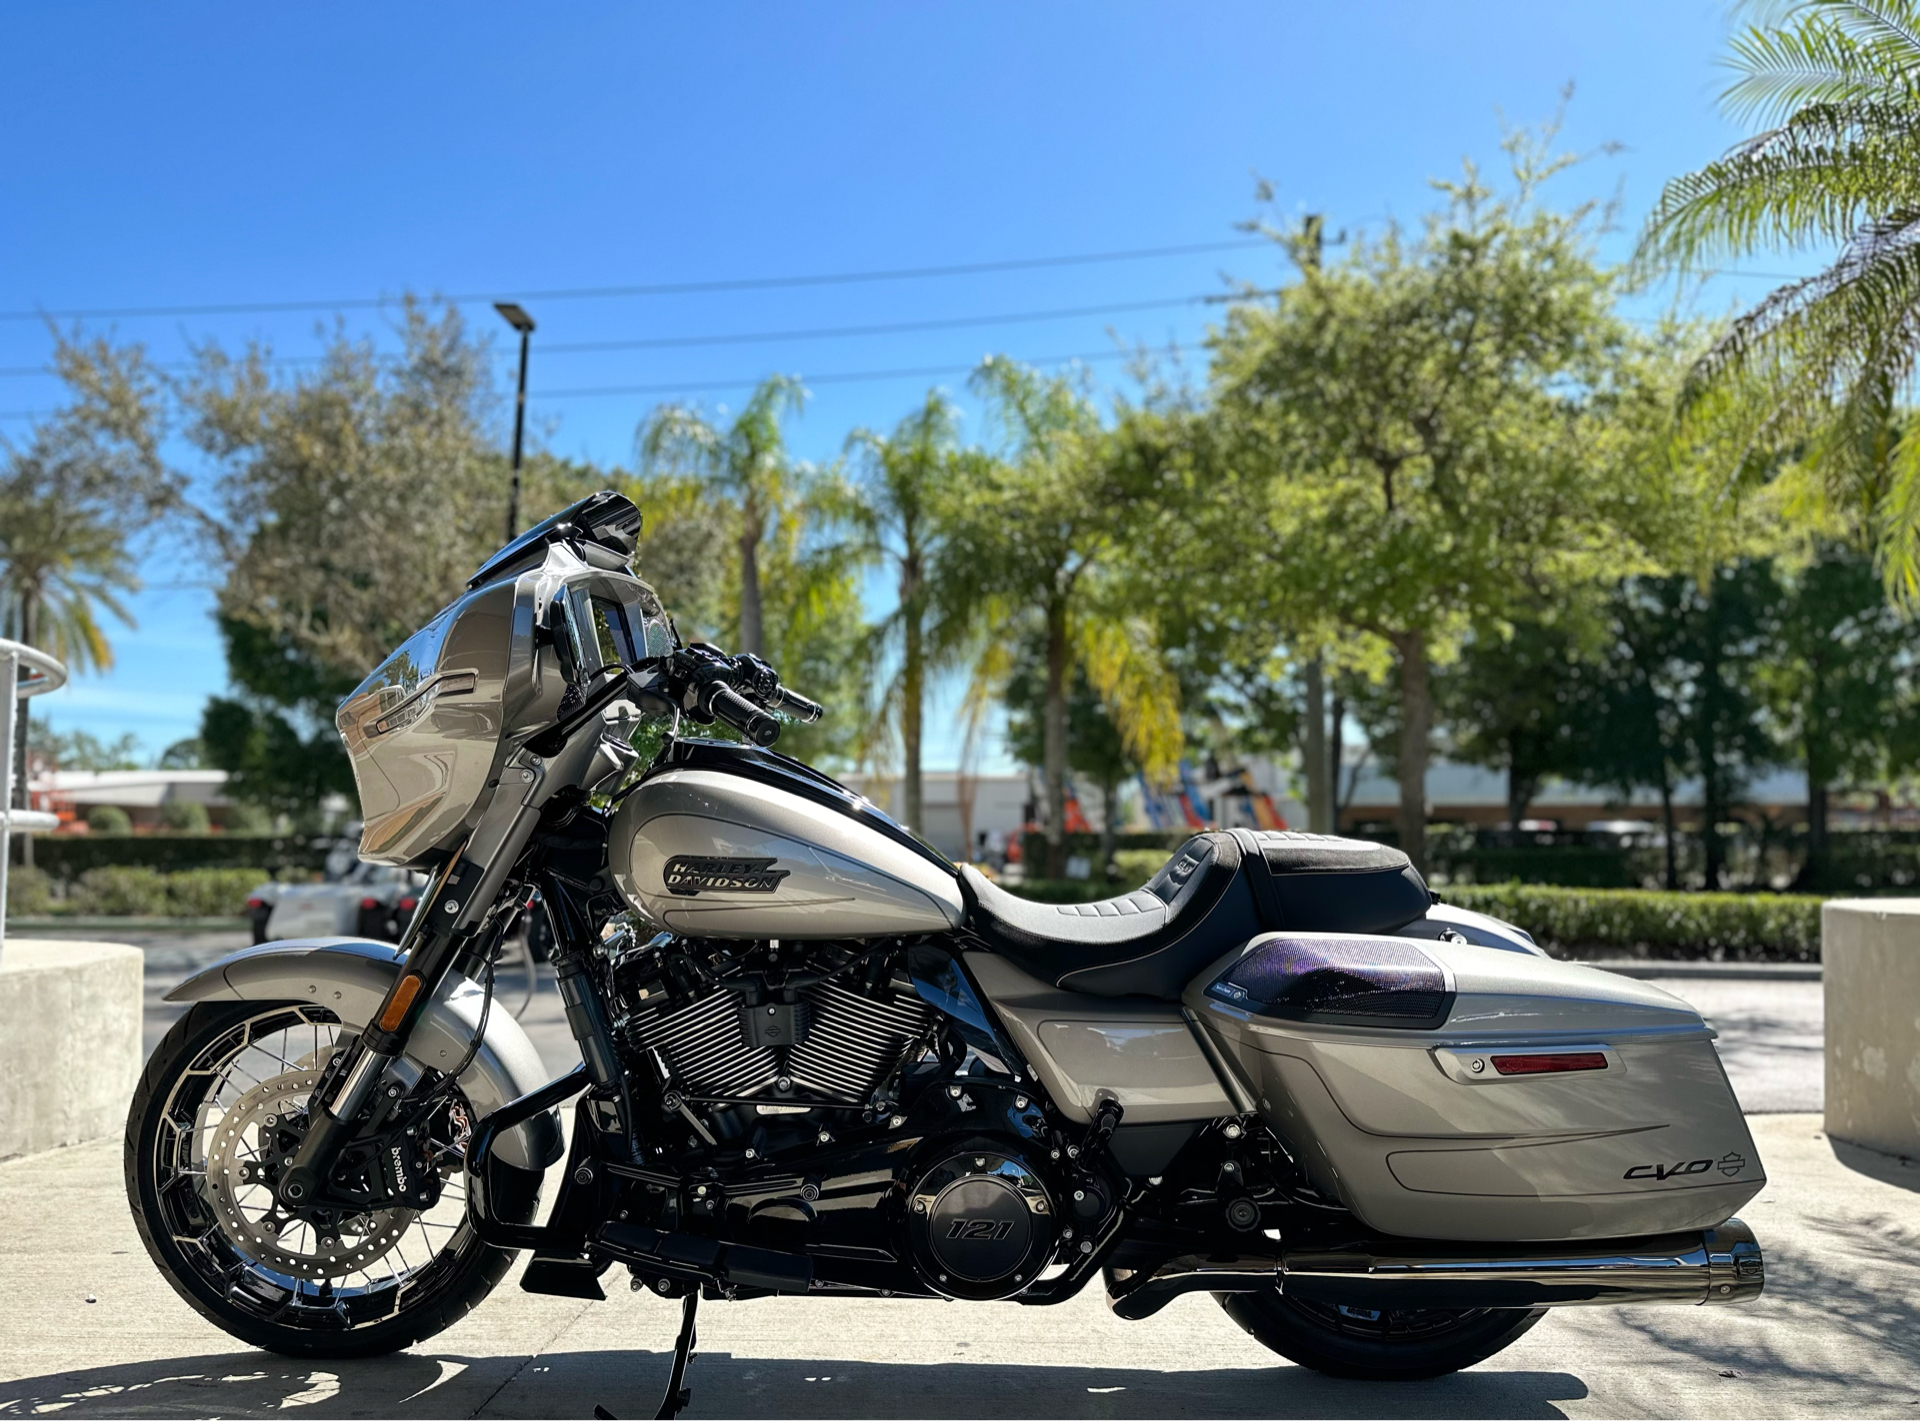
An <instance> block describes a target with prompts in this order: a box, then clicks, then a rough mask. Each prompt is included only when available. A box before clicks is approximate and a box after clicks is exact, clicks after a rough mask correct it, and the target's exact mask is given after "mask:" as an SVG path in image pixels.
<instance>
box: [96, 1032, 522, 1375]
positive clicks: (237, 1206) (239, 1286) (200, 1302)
mask: <svg viewBox="0 0 1920 1421" xmlns="http://www.w3.org/2000/svg"><path fill="white" fill-rule="evenodd" d="M339 1031H340V1027H339V1024H338V1022H337V1021H336V1020H335V1018H334V1017H333V1016H332V1015H331V1014H330V1013H328V1012H327V1011H325V1010H324V1009H323V1008H320V1007H316V1006H311V1005H308V1004H306V1003H303V1002H284V1003H270V1002H201V1003H198V1004H196V1005H195V1006H194V1007H192V1008H191V1009H190V1010H189V1011H188V1012H187V1014H186V1015H185V1016H183V1017H182V1018H181V1019H180V1020H179V1021H177V1022H175V1023H174V1025H173V1029H172V1030H171V1031H169V1032H168V1033H167V1035H166V1038H165V1039H164V1040H163V1041H162V1042H161V1043H160V1045H159V1047H158V1048H157V1049H156V1050H155V1051H154V1053H153V1057H152V1059H151V1060H149V1061H148V1062H147V1066H146V1070H145V1071H143V1072H142V1073H141V1077H140V1085H139V1088H138V1089H137V1090H136V1091H135V1092H134V1098H133V1105H132V1108H131V1110H130V1111H129V1112H128V1116H127V1135H126V1153H125V1165H126V1180H127V1199H128V1203H129V1204H130V1205H131V1206H132V1209H133V1217H134V1223H135V1224H136V1225H137V1226H138V1227H139V1230H140V1237H141V1239H142V1241H143V1242H145V1244H146V1246H147V1252H148V1253H149V1254H150V1255H152V1257H153V1261H154V1262H155V1263H157V1264H158V1265H159V1266H160V1271H161V1272H162V1273H163V1274H165V1275H166V1278H167V1281H168V1282H169V1283H171V1284H172V1285H173V1288H174V1291H175V1292H177V1293H179V1294H180V1296H181V1297H182V1298H184V1299H185V1300H186V1301H187V1302H188V1303H189V1304H190V1305H191V1306H192V1307H193V1308H194V1309H195V1310H196V1311H197V1312H199V1313H201V1314H202V1315H203V1316H204V1317H206V1318H207V1319H208V1320H209V1321H211V1322H213V1323H214V1324H215V1325H216V1326H218V1327H221V1328H223V1329H224V1330H225V1331H227V1332H229V1333H231V1334H232V1335H233V1336H235V1337H237V1338H239V1339H240V1340H241V1341H243V1342H248V1343H251V1344H252V1345H254V1346H256V1347H264V1348H267V1349H268V1350H270V1351H274V1352H284V1353H288V1354H290V1355H294V1356H306V1357H355V1356H372V1355H377V1354H379V1353H383V1352H392V1351H396V1350H398V1349H399V1348H402V1347H407V1346H411V1345H412V1344H413V1343H415V1342H418V1341H420V1340H421V1339H422V1338H426V1337H431V1336H433V1335H434V1334H435V1333H437V1332H440V1331H442V1330H443V1329H444V1328H446V1327H448V1326H450V1325H452V1324H453V1323H454V1322H456V1321H458V1320H459V1319H460V1318H461V1317H463V1316H464V1315H465V1314H466V1313H467V1312H469V1311H470V1310H471V1309H472V1308H473V1307H475V1306H476V1305H477V1304H478V1303H479V1302H480V1300H481V1299H482V1298H484V1297H486V1295H487V1294H488V1293H490V1292H491V1291H492V1290H493V1288H494V1286H495V1285H496V1284H497V1283H498V1282H499V1281H500V1279H501V1278H502V1277H503V1276H504V1275H505V1274H506V1271H507V1268H508V1267H509V1265H511V1263H512V1262H513V1254H512V1253H511V1252H510V1251H507V1250H503V1249H497V1248H493V1247H490V1246H488V1245H487V1244H485V1243H483V1242H481V1240H480V1239H479V1238H478V1237H477V1236H475V1234H474V1233H473V1231H472V1229H471V1228H470V1227H469V1226H468V1224H467V1222H466V1194H465V1176H464V1173H463V1168H464V1161H463V1150H464V1146H465V1136H466V1131H467V1129H468V1128H469V1127H470V1126H471V1122H472V1115H471V1109H470V1107H469V1106H468V1105H467V1103H466V1101H465V1099H464V1098H463V1097H462V1096H461V1095H460V1094H459V1093H458V1092H457V1091H456V1092H454V1094H453V1098H452V1100H451V1101H450V1102H449V1103H448V1104H447V1105H446V1106H445V1107H444V1109H443V1110H442V1111H441V1112H440V1113H439V1115H438V1116H437V1119H438V1120H439V1121H440V1122H442V1123H441V1126H440V1128H439V1131H438V1135H437V1137H436V1138H435V1139H434V1140H433V1141H432V1143H431V1146H430V1149H431V1150H432V1153H433V1156H434V1158H435V1159H436V1165H435V1172H437V1173H438V1174H439V1175H440V1186H439V1197H438V1198H437V1199H436V1200H434V1202H433V1203H432V1204H431V1205H429V1206H428V1207H425V1208H422V1209H404V1208H368V1209H364V1210H357V1211H355V1210H346V1211H334V1212H333V1214H332V1215H320V1216H317V1218H316V1219H304V1218H299V1217H295V1216H291V1215H289V1214H287V1213H286V1211H285V1210H284V1209H283V1208H282V1207H281V1206H280V1205H279V1203H278V1202H277V1201H276V1200H275V1199H274V1197H273V1190H272V1188H271V1187H270V1184H269V1183H268V1182H267V1178H268V1176H269V1174H270V1167H271V1166H272V1164H273V1160H272V1159H271V1158H270V1157H269V1153H270V1150H271V1146H270V1145H269V1143H268V1142H269V1141H270V1140H271V1139H272V1138H274V1133H273V1132H274V1131H275V1130H276V1128H284V1123H285V1119H286V1117H287V1116H288V1115H289V1113H298V1112H302V1111H304V1110H305V1108H306V1103H307V1096H308V1095H309V1094H310V1093H311V1091H312V1088H313V1086H314V1084H315V1083H317V1081H318V1080H319V1073H320V1071H321V1070H323V1069H324V1068H325V1065H326V1062H327V1060H328V1058H329V1057H330V1056H331V1054H332V1052H333V1049H334V1044H335V1039H336V1037H337V1036H338V1034H339ZM282 1138H284V1137H282ZM503 1176H506V1177H503ZM539 1182H540V1181H539V1176H538V1175H537V1174H534V1173H531V1172H529V1171H524V1170H515V1169H511V1168H510V1167H508V1166H504V1165H500V1164H498V1163H497V1162H496V1164H495V1173H494V1184H495V1195H496V1200H497V1201H498V1202H499V1203H500V1205H501V1206H502V1207H503V1208H504V1207H506V1203H507V1201H506V1198H505V1197H503V1196H502V1194H501V1189H502V1186H506V1187H507V1188H508V1190H509V1191H510V1192H511V1193H512V1195H513V1196H514V1198H513V1215H514V1216H516V1217H519V1218H522V1219H524V1218H529V1217H531V1215H532V1213H533V1209H534V1204H535V1202H536V1200H537V1192H538V1188H539Z"/></svg>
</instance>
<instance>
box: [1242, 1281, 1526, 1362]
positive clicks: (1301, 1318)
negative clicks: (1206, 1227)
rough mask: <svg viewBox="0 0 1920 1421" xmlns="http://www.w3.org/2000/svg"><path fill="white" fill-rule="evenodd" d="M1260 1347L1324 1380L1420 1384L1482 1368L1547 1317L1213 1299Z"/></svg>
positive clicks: (1262, 1298) (1270, 1296) (1504, 1311)
mask: <svg viewBox="0 0 1920 1421" xmlns="http://www.w3.org/2000/svg"><path fill="white" fill-rule="evenodd" d="M1214 1296H1215V1297H1216V1298H1217V1299H1218V1300H1219V1303H1220V1306H1221V1307H1223V1308H1225V1309H1226V1310H1227V1316H1228V1317H1231V1318H1232V1319H1233V1320H1234V1321H1235V1322H1237V1323H1239V1324H1240V1325H1241V1326H1242V1327H1244V1328H1246V1330H1247V1331H1248V1332H1249V1333H1250V1334H1251V1335H1252V1336H1253V1337H1254V1339H1255V1340H1256V1341H1258V1342H1259V1343H1260V1344H1261V1345H1262V1346H1265V1347H1269V1348H1271V1349H1272V1350H1273V1351H1275V1352H1278V1353H1279V1354H1280V1355H1281V1356H1283V1357H1285V1358H1287V1359H1288V1360H1289V1361H1292V1362H1298V1363H1299V1364H1300V1365H1301V1366H1303V1367H1311V1368H1313V1370H1315V1371H1316V1372H1325V1373H1326V1374H1327V1375H1328V1376H1335V1377H1351V1378H1354V1379H1356V1380H1361V1381H1418V1380H1420V1379H1422V1378H1424V1377H1438V1376H1445V1375H1446V1374H1447V1373H1448V1372H1457V1371H1460V1370H1461V1369H1462V1368H1465V1367H1471V1366H1472V1365H1474V1363H1476V1362H1484V1361H1486V1359H1487V1358H1489V1357H1491V1356H1492V1355H1493V1354H1494V1353H1496V1352H1498V1351H1500V1350H1501V1349H1502V1348H1504V1347H1506V1346H1507V1345H1508V1344H1509V1343H1511V1342H1513V1341H1514V1340H1516V1339H1517V1338H1518V1337H1519V1336H1520V1335H1521V1334H1522V1333H1524V1332H1525V1331H1526V1330H1527V1329H1528V1328H1530V1327H1532V1326H1533V1325H1534V1324H1535V1323H1536V1322H1538V1321H1539V1320H1540V1319H1541V1318H1543V1317H1545V1316H1546V1315H1547V1310H1546V1309H1545V1308H1532V1309H1512V1308H1459V1309H1446V1308H1405V1309H1387V1310H1375V1309H1371V1308H1353V1307H1343V1306H1338V1305H1336V1304H1333V1303H1317V1302H1307V1301H1305V1300H1304V1299H1300V1298H1289V1297H1286V1296H1284V1295H1283V1294H1282V1293H1281V1292H1280V1291H1279V1290H1278V1289H1277V1288H1270V1289H1266V1290H1264V1291H1261V1292H1257V1293H1216V1294H1215V1295H1214Z"/></svg>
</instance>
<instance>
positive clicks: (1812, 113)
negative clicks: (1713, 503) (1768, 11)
mask: <svg viewBox="0 0 1920 1421" xmlns="http://www.w3.org/2000/svg"><path fill="white" fill-rule="evenodd" d="M1779 18H1780V22H1779V23H1778V24H1777V25H1775V26H1772V27H1763V26H1758V25H1756V26H1753V27H1751V28H1749V29H1748V30H1747V31H1746V32H1745V33H1744V34H1741V35H1740V36H1738V37H1737V38H1736V39H1735V40H1734V41H1733V46H1732V49H1733V54H1732V60H1731V63H1732V67H1733V68H1734V69H1735V71H1736V72H1737V74H1738V76H1739V77H1738V78H1737V79H1736V81H1735V82H1734V83H1733V85H1732V86H1731V87H1730V88H1729V89H1728V90H1727V92H1726V94H1725V96H1724V102H1725V104H1726V107H1727V109H1728V110H1729V111H1730V112H1731V113H1732V114H1733V115H1734V116H1736V117H1739V118H1743V119H1748V120H1752V121H1755V122H1757V123H1759V124H1761V125H1762V128H1761V131H1760V132H1759V133H1757V134H1755V135H1754V136H1753V137H1751V138H1749V139H1747V140H1746V141H1745V142H1743V143H1741V144H1739V145H1738V146H1736V147H1735V148H1733V149H1732V150H1730V151H1729V152H1728V153H1727V154H1726V155H1725V156H1723V157H1721V158H1720V159H1718V160H1717V161H1715V162H1712V163H1709V164H1707V165H1706V166H1705V167H1703V168H1701V169H1700V170H1699V171H1697V172H1693V173H1689V174H1687V175H1686V176H1684V177H1680V178H1676V179H1674V180H1673V181H1671V182H1669V183H1668V184H1667V186H1666V190H1665V191H1664V193H1663V194H1662V196H1661V199H1660V202H1659V205H1658V206H1657V207H1656V208H1655V210H1654V213H1653V215H1652V217H1651V218H1650V219H1649V221H1648V224H1647V228H1646V231H1645V233H1644V234H1643V236H1642V238H1641V243H1640V251H1639V254H1638V257H1637V262H1638V264H1639V266H1640V267H1641V269H1642V270H1643V271H1645V272H1651V271H1653V270H1656V269H1659V268H1661V267H1665V266H1668V265H1672V266H1677V267H1678V268H1679V269H1680V270H1681V271H1682V272H1683V273H1685V272H1689V271H1698V270H1700V269H1702V268H1705V267H1708V266H1710V265H1711V264H1712V263H1715V262H1719V261H1723V260H1727V259H1737V258H1740V257H1744V256H1748V255H1750V254H1753V253H1756V252H1764V251H1774V252H1778V251H1793V250H1803V249H1805V248H1807V247H1810V246H1825V245H1838V247H1839V249H1840V251H1839V255H1838V256H1837V257H1836V258H1835V259H1834V260H1833V261H1832V263H1831V264H1829V265H1828V266H1827V267H1826V268H1825V269H1824V270H1823V271H1821V272H1819V273H1818V274H1816V275H1813V276H1809V277H1805V278H1803V279H1801V280H1797V281H1793V282H1789V283H1788V284H1787V285H1784V286H1782V287H1780V288H1779V289H1777V290H1776V291H1774V292H1773V293H1772V294H1771V295H1770V296H1768V297H1767V298H1766V299H1765V300H1763V301H1762V302H1760V304H1759V305H1757V306H1755V307H1754V308H1753V309H1752V310H1751V311H1748V312H1747V313H1746V314H1744V315H1742V316H1741V317H1740V318H1739V319H1738V320H1736V321H1735V322H1734V323H1733V324H1732V326H1731V327H1730V328H1729V329H1728V330H1727V331H1726V332H1725V334H1724V335H1722V336H1721V337H1720V339H1719V340H1718V341H1717V342H1715V344H1714V345H1713V346H1712V348H1711V349H1710V350H1709V351H1708V352H1707V354H1706V355H1705V356H1704V357H1703V358H1702V359H1701V360H1700V361H1699V363H1698V364H1697V365H1696V366H1695V368H1694V370H1693V372H1692V377H1691V380H1690V381H1689V386H1688V390H1687V392H1686V404H1687V408H1688V410H1689V412H1690V413H1691V414H1692V415H1693V416H1695V417H1696V420H1697V421H1698V425H1699V427H1701V428H1712V427H1714V426H1716V425H1717V426H1719V427H1720V428H1722V429H1730V430H1732V431H1733V432H1734V433H1735V434H1736V436H1737V438H1738V439H1739V441H1740V444H1739V445H1738V446H1737V448H1738V449H1739V451H1740V457H1738V458H1737V462H1738V464H1739V465H1740V466H1742V467H1744V468H1748V469H1751V468H1755V467H1758V466H1759V465H1760V463H1761V460H1760V459H1759V458H1755V457H1747V451H1754V452H1756V453H1758V454H1764V453H1765V451H1766V450H1767V449H1768V448H1780V447H1784V446H1792V445H1798V446H1801V447H1803V448H1804V449H1806V450H1808V451H1809V452H1810V454H1811V457H1810V458H1809V459H1807V460H1806V461H1805V463H1806V466H1807V467H1808V468H1810V469H1812V470H1814V471H1816V472H1817V473H1819V474H1820V475H1822V476H1823V486H1822V487H1821V488H1820V489H1819V490H1818V491H1819V492H1820V493H1821V494H1822V495H1824V496H1825V497H1826V498H1827V499H1830V500H1832V501H1833V502H1834V503H1836V504H1839V505H1840V506H1841V509H1842V510H1843V511H1851V512H1853V513H1854V514H1856V515H1857V516H1858V519H1859V521H1860V522H1861V523H1862V524H1863V525H1864V526H1865V527H1866V528H1868V529H1869V530H1871V531H1873V532H1875V533H1877V534H1878V536H1879V538H1880V549H1881V556H1882V559H1883V570H1884V572H1885V574H1886V576H1887V579H1888V582H1889V585H1890V587H1891V588H1892V589H1893V590H1894V592H1895V593H1896V594H1897V595H1898V596H1900V597H1901V598H1902V599H1903V600H1906V601H1908V602H1912V601H1914V600H1916V599H1920V429H1916V428H1915V427H1914V426H1913V425H1912V424H1911V423H1905V424H1903V423H1902V422H1901V421H1899V420H1898V418H1897V414H1898V406H1899V405H1900V404H1901V403H1902V399H1903V395H1904V394H1905V393H1906V391H1907V388H1908V383H1909V381H1910V380H1911V378H1912V375H1913V372H1914V359H1915V355H1916V353H1917V352H1920V2H1917V0H1800V3H1797V4H1793V5H1791V6H1789V7H1788V8H1786V9H1785V11H1784V12H1783V13H1782V14H1781V15H1780V17H1779ZM1890 428H1893V429H1897V430H1899V431H1900V432H1898V433H1897V434H1896V435H1895V437H1893V438H1889V437H1888V431H1889V429H1890Z"/></svg>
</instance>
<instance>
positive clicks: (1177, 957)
mask: <svg viewBox="0 0 1920 1421" xmlns="http://www.w3.org/2000/svg"><path fill="white" fill-rule="evenodd" d="M960 882H961V889H962V891H963V892H964V893H965V894H966V895H967V898H968V900H969V908H970V912H969V913H968V916H967V927H968V929H969V931H971V932H972V934H973V936H974V937H975V938H977V939H978V940H979V941H980V942H981V943H982V944H983V945H984V946H986V947H988V948H990V949H991V950H993V951H994V952H997V953H999V954H1000V955H1001V956H1003V957H1005V958H1006V959H1007V960H1008V961H1010V962H1012V963H1013V964H1014V965H1016V966H1017V967H1019V968H1020V969H1021V970H1022V971H1024V972H1027V973H1029V974H1030V975H1032V976H1035V977H1038V978H1040V979H1041V980H1042V981H1046V982H1050V983H1052V984H1053V985H1054V986H1056V987H1060V988H1063V989H1065V990H1067V991H1073V992H1086V993H1088V994H1090V995H1092V996H1097V997H1126V996H1143V997H1156V998H1158V999H1160V1000H1162V1001H1177V1000H1178V999H1179V997H1180V994H1181V992H1182V991H1183V990H1185V988H1186V985H1187V983H1188V982H1190V981H1191V980H1192V979H1193V977H1194V976H1195V974H1197V973H1198V972H1199V971H1200V969H1201V968H1203V967H1205V966H1206V965H1207V964H1208V963H1209V962H1211V961H1213V959H1214V958H1216V957H1219V956H1220V955H1221V954H1222V953H1224V952H1226V951H1228V950H1229V949H1230V948H1232V947H1234V946H1235V945H1237V944H1239V943H1243V942H1245V941H1246V940H1247V939H1248V938H1250V937H1253V936H1254V935H1255V934H1256V933H1261V932H1278V931H1282V930H1291V931H1295V932H1351V933H1390V932H1393V931H1395V930H1396V929H1398V928H1401V927H1404V926H1406V925H1407V924H1408V923H1410V922H1413V921H1414V920H1415V919H1416V918H1420V917H1422V916H1424V915H1425V913H1426V911H1427V907H1428V905H1429V904H1430V903H1431V902H1432V895H1431V894H1430V893H1428V891H1427V885H1426V883H1425V882H1424V881H1423V880H1422V879H1421V877H1420V874H1419V873H1418V871H1417V870H1415V869H1414V867H1413V865H1412V864H1411V863H1410V862H1409V861H1408V859H1407V856H1406V855H1405V854H1403V853H1401V852H1400V850H1398V849H1396V848H1392V847H1390V846H1388V845H1386V844H1376V843H1370V842H1368V841H1366V840H1363V839H1342V838H1335V837H1333V836H1332V835H1328V834H1297V833H1288V832H1280V831H1275V830H1265V831H1256V830H1252V829H1231V830H1227V831H1225V832H1220V833H1209V834H1196V835H1194V836H1193V837H1192V838H1191V839H1188V840H1187V841H1186V843H1184V844H1182V845H1181V846H1180V849H1179V851H1178V852H1176V853H1175V854H1174V856H1173V857H1172V858H1171V859H1170V860H1168V862H1167V865H1166V867H1164V868H1162V869H1161V870H1160V872H1158V873H1156V874H1155V875H1154V876H1153V877H1152V878H1151V879H1150V880H1148V882H1147V884H1146V886H1145V887H1144V888H1139V889H1136V890H1135V891H1134V892H1132V893H1123V894H1121V895H1120V896H1119V897H1117V898H1107V899H1103V900H1101V901H1100V902H1098V903H1035V902H1032V901H1031V900H1029V899H1026V898H1018V897H1015V896H1014V895H1013V894H1011V893H1009V892H1007V891H1006V890H1005V889H1003V888H998V887H996V886H995V885H994V884H992V883H991V882H989V881H988V880H987V878H986V877H985V876H984V875H982V874H981V873H980V871H979V870H978V869H975V868H973V867H971V866H963V867H962V868H961V870H960Z"/></svg>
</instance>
